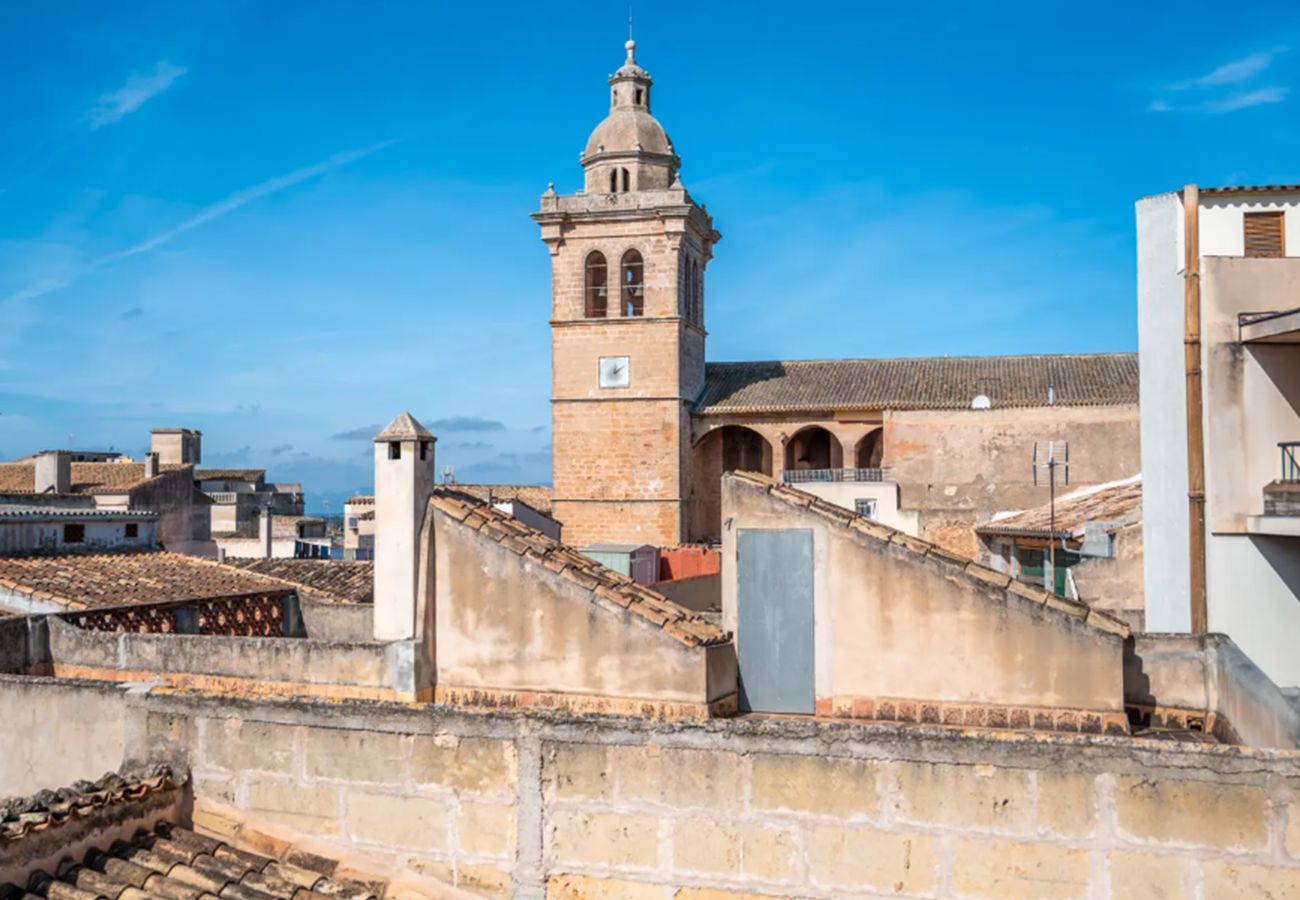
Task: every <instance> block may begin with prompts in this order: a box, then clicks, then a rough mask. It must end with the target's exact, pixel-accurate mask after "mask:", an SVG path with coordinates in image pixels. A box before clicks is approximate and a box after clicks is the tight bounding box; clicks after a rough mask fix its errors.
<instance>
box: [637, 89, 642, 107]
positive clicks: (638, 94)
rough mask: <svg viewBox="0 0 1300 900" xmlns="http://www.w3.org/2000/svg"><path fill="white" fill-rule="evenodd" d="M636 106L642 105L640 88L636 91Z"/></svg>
mask: <svg viewBox="0 0 1300 900" xmlns="http://www.w3.org/2000/svg"><path fill="white" fill-rule="evenodd" d="M636 105H637V106H640V105H641V89H640V88H637V89H636Z"/></svg>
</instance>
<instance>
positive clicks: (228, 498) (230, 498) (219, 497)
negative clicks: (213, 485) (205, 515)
mask: <svg viewBox="0 0 1300 900" xmlns="http://www.w3.org/2000/svg"><path fill="white" fill-rule="evenodd" d="M203 493H205V494H207V495H208V496H209V497H210V498H211V499H212V502H213V503H235V502H237V501H238V499H239V495H238V494H236V493H235V492H234V491H204V492H203Z"/></svg>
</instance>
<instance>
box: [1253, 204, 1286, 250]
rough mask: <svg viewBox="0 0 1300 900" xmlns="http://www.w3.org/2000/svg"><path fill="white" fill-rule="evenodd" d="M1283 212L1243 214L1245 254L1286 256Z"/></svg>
mask: <svg viewBox="0 0 1300 900" xmlns="http://www.w3.org/2000/svg"><path fill="white" fill-rule="evenodd" d="M1283 216H1284V213H1280V212H1259V213H1246V214H1245V215H1244V216H1243V228H1244V230H1245V239H1246V255H1247V256H1286V237H1285V231H1284V230H1283V225H1284V224H1285V222H1286V220H1285V219H1284V218H1283Z"/></svg>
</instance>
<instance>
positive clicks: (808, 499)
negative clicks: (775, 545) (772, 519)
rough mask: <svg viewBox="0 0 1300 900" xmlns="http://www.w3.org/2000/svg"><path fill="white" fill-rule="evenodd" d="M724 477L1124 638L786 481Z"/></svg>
mask: <svg viewBox="0 0 1300 900" xmlns="http://www.w3.org/2000/svg"><path fill="white" fill-rule="evenodd" d="M725 477H727V478H734V479H736V480H737V481H741V482H745V483H747V484H750V485H752V486H754V487H757V488H760V489H762V490H765V491H767V492H769V493H770V494H771V495H772V496H773V497H775V498H776V499H778V500H780V501H781V502H783V503H789V504H791V505H792V506H798V507H803V508H806V509H808V510H809V511H810V512H812V513H815V514H816V515H819V516H821V517H823V518H825V519H826V520H827V521H829V522H832V523H834V524H835V525H837V526H839V527H841V528H850V529H852V530H854V531H857V532H859V533H861V534H864V535H867V536H868V537H871V538H873V539H875V540H878V541H882V542H888V543H890V544H892V545H894V546H896V547H899V548H901V550H902V551H904V552H906V553H909V554H911V555H912V556H914V557H915V558H916V559H917V561H918V562H919V561H921V560H923V559H928V560H930V561H931V562H934V563H937V564H941V565H944V566H945V567H947V568H948V570H949V571H950V572H953V573H954V575H955V576H956V577H962V578H965V579H967V580H970V581H978V582H981V583H983V584H984V585H987V586H991V587H994V588H998V589H1001V590H1003V591H1005V592H1006V593H1007V594H1009V595H1014V596H1015V597H1017V598H1020V599H1030V600H1032V601H1033V602H1041V603H1042V604H1043V606H1044V607H1045V608H1048V609H1053V610H1056V611H1057V612H1058V613H1061V614H1063V615H1066V616H1069V617H1072V618H1077V619H1086V624H1087V625H1088V626H1090V627H1092V628H1095V629H1097V630H1098V631H1105V632H1109V633H1111V634H1117V635H1120V636H1121V637H1127V636H1128V633H1129V628H1128V625H1126V624H1125V623H1124V621H1123V620H1122V619H1119V618H1117V617H1115V616H1112V615H1111V614H1110V613H1106V612H1102V611H1100V610H1096V609H1090V608H1089V607H1088V606H1087V605H1086V604H1084V603H1080V602H1079V601H1076V600H1068V599H1066V598H1065V597H1061V596H1058V595H1056V594H1051V593H1048V592H1047V591H1042V592H1041V599H1040V595H1039V594H1038V593H1035V594H1033V595H1032V597H1027V596H1026V593H1025V592H1024V591H1019V590H1016V589H1015V587H1014V585H1015V582H1013V581H1012V580H1011V576H1010V575H1007V574H1005V573H1003V572H998V571H996V570H994V569H990V568H988V567H987V566H982V565H980V564H979V563H976V562H972V561H970V560H966V559H963V558H961V557H957V556H954V555H953V554H952V553H949V552H948V551H946V550H944V549H943V548H941V547H939V546H938V545H937V544H932V543H930V542H929V541H924V540H921V539H920V538H915V537H912V536H911V535H909V534H906V533H904V532H902V531H899V530H897V529H895V528H890V527H889V526H887V525H881V524H880V523H879V522H872V521H870V520H868V519H866V518H865V517H863V516H858V515H854V514H853V513H849V516H848V519H847V520H846V519H845V517H844V513H845V512H847V510H842V509H840V508H838V507H835V508H831V507H832V504H828V503H826V502H825V501H823V500H821V499H820V498H818V497H814V496H813V495H812V494H808V493H805V492H804V491H800V490H797V489H795V488H793V487H790V486H789V485H787V484H781V483H779V482H776V481H774V480H772V479H771V478H768V477H767V476H766V475H759V474H757V473H754V472H733V473H731V474H729V475H727V476H725Z"/></svg>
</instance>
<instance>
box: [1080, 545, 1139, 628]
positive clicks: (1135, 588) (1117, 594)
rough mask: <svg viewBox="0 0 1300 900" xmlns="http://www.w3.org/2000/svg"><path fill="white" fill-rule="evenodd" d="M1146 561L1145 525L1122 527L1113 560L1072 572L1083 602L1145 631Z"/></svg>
mask: <svg viewBox="0 0 1300 900" xmlns="http://www.w3.org/2000/svg"><path fill="white" fill-rule="evenodd" d="M1144 558H1145V556H1144V552H1143V544H1142V524H1141V523H1140V522H1139V523H1138V524H1136V525H1130V526H1128V527H1127V528H1121V529H1120V530H1119V531H1118V532H1116V534H1115V555H1114V556H1113V557H1111V558H1102V559H1089V560H1084V561H1083V562H1081V563H1079V564H1077V565H1076V566H1075V567H1074V568H1073V569H1072V570H1071V574H1072V575H1073V576H1074V583H1075V586H1076V587H1077V588H1078V589H1079V599H1080V600H1082V601H1084V602H1085V603H1087V604H1088V605H1089V606H1092V607H1096V608H1097V609H1104V610H1106V611H1107V612H1112V613H1114V614H1115V615H1117V616H1119V617H1120V618H1122V619H1123V620H1124V621H1126V622H1128V624H1129V627H1130V628H1132V629H1133V630H1134V631H1145V630H1146V604H1145V602H1144V594H1143V591H1144V586H1143V579H1142V565H1143V560H1144Z"/></svg>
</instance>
